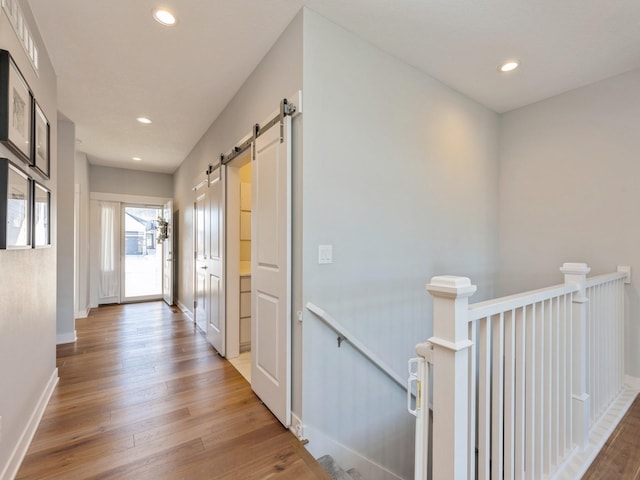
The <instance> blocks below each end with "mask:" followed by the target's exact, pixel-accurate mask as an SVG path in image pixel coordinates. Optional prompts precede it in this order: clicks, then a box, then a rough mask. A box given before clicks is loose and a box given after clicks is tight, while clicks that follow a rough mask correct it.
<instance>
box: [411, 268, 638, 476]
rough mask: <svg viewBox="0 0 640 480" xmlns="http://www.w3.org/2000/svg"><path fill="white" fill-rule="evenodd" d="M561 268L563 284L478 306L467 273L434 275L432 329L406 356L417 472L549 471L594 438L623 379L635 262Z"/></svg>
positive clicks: (508, 473) (430, 288)
mask: <svg viewBox="0 0 640 480" xmlns="http://www.w3.org/2000/svg"><path fill="white" fill-rule="evenodd" d="M619 270H620V269H619ZM561 271H562V272H563V273H564V275H565V283H564V284H561V285H558V286H555V287H549V288H545V289H541V290H535V291H531V292H526V293H523V294H519V295H513V296H509V297H503V298H499V299H495V300H490V301H487V302H481V303H477V304H474V305H468V297H470V296H471V295H473V293H474V292H475V290H476V287H475V286H474V285H471V282H470V280H469V279H468V278H464V277H452V276H441V277H434V278H433V279H432V280H431V283H430V284H429V285H427V290H428V291H429V292H430V293H431V294H432V295H433V297H434V326H433V337H431V338H430V339H429V341H428V342H427V343H425V344H420V345H418V346H417V347H416V351H417V353H418V360H414V361H413V362H412V363H410V374H411V375H410V378H415V381H416V385H417V387H416V390H417V391H418V392H419V395H418V396H417V398H416V402H415V405H416V407H415V409H413V411H412V413H414V415H416V417H417V422H416V469H415V472H416V473H415V478H416V479H417V480H423V479H427V478H434V479H475V478H478V479H490V478H491V479H503V478H507V479H538V478H549V477H551V476H553V475H554V474H556V473H557V472H558V471H559V469H561V467H562V466H563V465H565V464H566V462H567V461H568V459H569V458H570V457H571V456H572V454H573V453H574V452H576V451H577V450H578V449H580V448H583V447H584V446H585V445H586V443H587V438H588V435H589V430H590V428H591V427H592V426H593V425H594V423H595V422H596V421H597V420H598V419H599V418H600V416H602V415H603V413H604V412H605V411H606V409H607V407H608V406H609V405H610V404H611V402H612V400H614V399H615V397H616V396H617V395H618V394H619V392H620V391H621V389H622V386H623V376H624V365H623V351H624V350H623V345H624V342H623V331H624V324H623V323H624V283H625V282H626V283H628V279H629V272H628V270H625V271H619V272H618V273H614V274H609V275H601V276H598V277H593V278H590V279H587V278H586V275H587V274H588V272H589V268H588V267H587V266H586V265H585V264H565V265H564V266H563V267H562V269H561ZM412 365H413V367H412ZM430 385H431V386H432V392H431V393H432V398H433V403H432V407H433V424H432V426H431V425H430V422H429V402H428V399H429V396H428V395H429V391H428V388H429V386H430ZM410 410H411V409H410ZM430 434H431V435H432V437H433V439H436V440H435V441H433V442H431V444H429V442H428V438H429V435H430ZM428 458H432V461H431V462H427V459H428ZM428 463H429V465H428Z"/></svg>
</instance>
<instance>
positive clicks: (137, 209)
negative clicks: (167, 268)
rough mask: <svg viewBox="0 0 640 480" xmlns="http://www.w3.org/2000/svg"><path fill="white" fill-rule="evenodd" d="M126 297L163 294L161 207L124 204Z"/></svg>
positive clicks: (124, 275)
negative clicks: (158, 225) (159, 232)
mask: <svg viewBox="0 0 640 480" xmlns="http://www.w3.org/2000/svg"><path fill="white" fill-rule="evenodd" d="M123 215H124V255H123V258H124V268H123V272H124V273H123V280H124V300H125V301H126V300H146V299H153V298H161V297H162V245H161V244H158V242H157V234H158V231H157V230H156V226H157V221H158V218H159V217H161V216H162V207H147V206H125V207H124V210H123Z"/></svg>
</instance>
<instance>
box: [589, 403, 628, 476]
mask: <svg viewBox="0 0 640 480" xmlns="http://www.w3.org/2000/svg"><path fill="white" fill-rule="evenodd" d="M582 478H583V480H608V479H614V478H615V479H621V480H640V396H638V397H636V399H635V400H634V402H633V404H632V405H631V407H630V408H629V410H628V411H627V413H626V414H625V416H624V417H623V418H622V421H621V422H620V423H619V424H618V426H617V427H616V429H615V430H614V431H613V433H612V434H611V436H610V437H609V438H608V439H607V441H606V443H605V444H604V447H602V450H600V453H598V456H597V457H596V458H595V460H594V461H593V463H592V464H591V466H590V467H589V469H588V470H587V472H586V473H585V475H584V476H583V477H582Z"/></svg>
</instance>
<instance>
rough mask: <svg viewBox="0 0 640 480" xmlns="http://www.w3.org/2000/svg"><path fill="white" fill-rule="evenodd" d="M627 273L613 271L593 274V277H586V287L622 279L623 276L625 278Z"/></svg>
mask: <svg viewBox="0 0 640 480" xmlns="http://www.w3.org/2000/svg"><path fill="white" fill-rule="evenodd" d="M628 276H629V274H628V273H627V272H614V273H605V274H603V275H595V276H593V277H589V278H587V281H586V285H585V286H586V288H589V287H595V286H597V285H602V284H603V283H607V282H614V281H616V280H622V279H623V278H627V277H628Z"/></svg>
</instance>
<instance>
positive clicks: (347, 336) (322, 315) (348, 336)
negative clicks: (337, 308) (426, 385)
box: [306, 302, 407, 390]
mask: <svg viewBox="0 0 640 480" xmlns="http://www.w3.org/2000/svg"><path fill="white" fill-rule="evenodd" d="M306 306H307V310H309V311H310V312H311V313H313V314H314V315H315V316H316V317H318V318H319V319H320V320H322V321H323V322H324V323H326V324H327V325H328V326H329V327H331V329H332V330H333V331H334V332H336V333H337V334H338V335H340V336H341V337H342V338H343V339H344V340H346V341H347V342H349V343H350V344H351V345H352V346H353V348H355V349H356V350H357V351H358V352H360V353H361V354H362V356H364V357H365V358H366V359H367V360H369V361H370V362H371V363H373V364H374V365H375V366H376V367H378V369H380V370H381V371H382V372H383V373H384V374H385V375H387V376H388V377H389V378H390V379H391V380H393V381H394V382H396V383H397V384H398V385H399V386H400V387H402V389H403V390H407V386H406V380H405V379H403V378H401V377H400V376H399V375H398V374H397V373H395V372H394V371H393V370H392V369H391V367H390V366H389V365H387V364H386V363H385V362H384V361H383V360H382V359H381V358H380V357H378V356H377V355H376V354H375V353H373V352H372V351H371V350H369V349H368V348H367V346H366V345H364V344H363V343H362V342H360V341H359V340H358V339H357V338H355V337H354V336H353V334H352V333H351V332H349V331H348V330H347V329H346V328H344V327H343V326H342V325H340V323H338V321H337V320H335V319H334V318H333V317H331V315H329V314H328V313H327V312H325V311H324V310H323V309H321V308H320V307H318V306H317V305H315V304H313V303H311V302H307V305H306Z"/></svg>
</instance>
